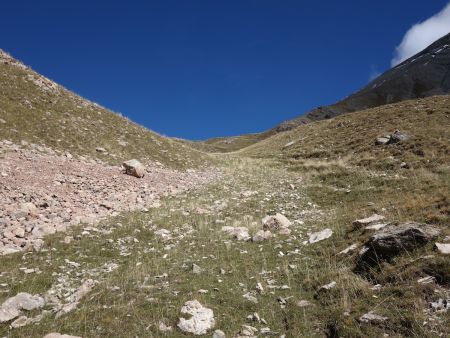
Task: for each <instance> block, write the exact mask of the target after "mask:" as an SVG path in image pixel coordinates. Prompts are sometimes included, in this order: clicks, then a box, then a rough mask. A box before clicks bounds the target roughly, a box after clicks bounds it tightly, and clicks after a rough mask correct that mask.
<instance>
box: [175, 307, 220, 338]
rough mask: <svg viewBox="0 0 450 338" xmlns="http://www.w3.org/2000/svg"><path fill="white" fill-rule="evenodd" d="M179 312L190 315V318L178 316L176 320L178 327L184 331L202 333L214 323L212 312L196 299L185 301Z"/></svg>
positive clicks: (195, 333)
mask: <svg viewBox="0 0 450 338" xmlns="http://www.w3.org/2000/svg"><path fill="white" fill-rule="evenodd" d="M181 313H182V314H187V315H191V318H189V319H185V318H180V320H179V322H178V328H179V329H180V330H182V331H184V332H189V333H192V334H194V335H203V334H206V333H207V332H208V330H210V329H212V328H213V327H214V325H215V319H214V312H213V311H212V310H211V309H208V308H206V307H204V306H203V305H202V304H200V302H198V301H197V300H191V301H187V302H186V303H185V304H184V306H183V307H182V308H181Z"/></svg>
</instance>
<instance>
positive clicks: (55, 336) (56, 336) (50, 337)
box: [44, 332, 81, 338]
mask: <svg viewBox="0 0 450 338" xmlns="http://www.w3.org/2000/svg"><path fill="white" fill-rule="evenodd" d="M44 338H81V337H80V336H71V335H68V334H61V333H56V332H52V333H48V334H46V335H45V336H44Z"/></svg>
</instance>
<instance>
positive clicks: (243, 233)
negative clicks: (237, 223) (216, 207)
mask: <svg viewBox="0 0 450 338" xmlns="http://www.w3.org/2000/svg"><path fill="white" fill-rule="evenodd" d="M222 231H223V232H225V233H227V234H228V235H230V236H232V237H233V238H236V239H237V240H238V241H248V240H249V239H250V238H251V237H250V235H249V233H248V229H247V228H246V227H232V226H223V227H222Z"/></svg>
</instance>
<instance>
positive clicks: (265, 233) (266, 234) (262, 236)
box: [252, 230, 272, 242]
mask: <svg viewBox="0 0 450 338" xmlns="http://www.w3.org/2000/svg"><path fill="white" fill-rule="evenodd" d="M270 238H272V233H271V232H270V231H269V230H259V231H258V232H257V233H256V234H255V235H253V238H252V240H253V242H262V241H265V240H268V239H270Z"/></svg>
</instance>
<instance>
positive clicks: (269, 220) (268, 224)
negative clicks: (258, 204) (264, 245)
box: [262, 213, 292, 230]
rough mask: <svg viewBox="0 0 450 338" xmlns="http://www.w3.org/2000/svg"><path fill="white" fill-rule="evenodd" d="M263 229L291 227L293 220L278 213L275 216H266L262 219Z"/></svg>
mask: <svg viewBox="0 0 450 338" xmlns="http://www.w3.org/2000/svg"><path fill="white" fill-rule="evenodd" d="M262 224H263V229H265V230H278V229H281V228H289V227H290V226H291V224H292V223H291V221H290V220H288V219H287V218H286V216H284V215H282V214H280V213H277V214H276V215H275V216H266V217H264V218H263V220H262Z"/></svg>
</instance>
